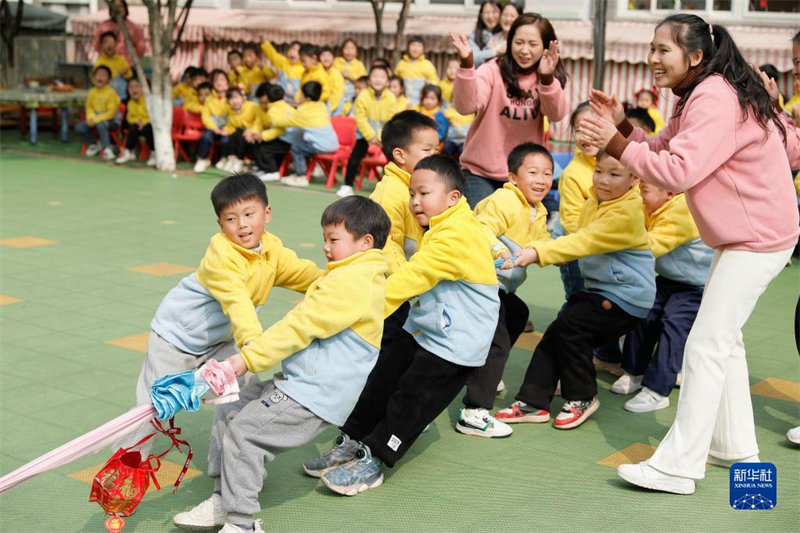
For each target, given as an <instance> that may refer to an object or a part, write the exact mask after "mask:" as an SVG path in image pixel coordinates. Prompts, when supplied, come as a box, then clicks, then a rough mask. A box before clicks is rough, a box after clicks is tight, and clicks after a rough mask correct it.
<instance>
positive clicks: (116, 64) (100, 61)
mask: <svg viewBox="0 0 800 533" xmlns="http://www.w3.org/2000/svg"><path fill="white" fill-rule="evenodd" d="M100 65H103V66H106V67H108V68H109V69H111V77H112V78H116V77H117V76H122V77H123V78H125V79H126V80H129V79H131V78H132V77H133V69H131V65H130V63H128V60H127V59H125V56H123V55H122V54H116V53H115V54H114V55H113V56H111V57H109V56H107V55H105V54H103V53H101V54H100V57H98V58H97V61H95V62H94V66H93V67H92V70H94V69H96V68H97V67H99V66H100ZM121 72H125V75H122V74H121Z"/></svg>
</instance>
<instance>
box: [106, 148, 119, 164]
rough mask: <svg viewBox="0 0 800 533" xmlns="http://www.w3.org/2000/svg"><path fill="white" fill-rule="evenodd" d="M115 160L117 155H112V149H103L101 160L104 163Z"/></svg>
mask: <svg viewBox="0 0 800 533" xmlns="http://www.w3.org/2000/svg"><path fill="white" fill-rule="evenodd" d="M116 158H117V154H115V153H114V149H113V148H111V147H110V146H106V147H105V148H103V159H105V160H106V161H111V160H113V159H116Z"/></svg>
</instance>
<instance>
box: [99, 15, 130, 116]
mask: <svg viewBox="0 0 800 533" xmlns="http://www.w3.org/2000/svg"><path fill="white" fill-rule="evenodd" d="M100 65H103V66H105V67H108V69H109V70H110V71H111V79H110V80H109V82H108V84H109V86H111V88H112V89H114V90H115V91H117V94H118V95H119V97H120V99H121V100H123V99H125V98H127V97H128V92H127V87H128V81H127V80H129V79H131V78H132V77H133V71H132V70H131V66H130V64H129V63H128V60H127V59H125V56H123V55H122V54H118V53H117V34H116V33H115V32H113V31H107V32H105V33H103V34H102V35H101V36H100V56H99V57H98V58H97V61H95V62H94V65H93V67H92V68H93V69H96V68H97V67H99V66H100Z"/></svg>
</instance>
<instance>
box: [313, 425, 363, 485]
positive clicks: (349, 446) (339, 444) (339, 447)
mask: <svg viewBox="0 0 800 533" xmlns="http://www.w3.org/2000/svg"><path fill="white" fill-rule="evenodd" d="M356 450H358V441H355V440H353V439H351V438H350V437H348V436H347V435H346V434H344V433H339V436H338V437H336V440H335V441H333V448H331V449H330V450H328V451H327V452H325V453H323V454H322V455H320V456H319V457H315V458H314V459H310V460H308V461H306V462H305V463H303V472H305V473H306V474H308V475H309V476H311V477H322V475H323V474H325V473H326V472H330V471H331V470H333V469H334V468H336V467H337V466H341V465H343V464H345V463H349V462H350V461H352V460H353V459H354V458H355V456H356Z"/></svg>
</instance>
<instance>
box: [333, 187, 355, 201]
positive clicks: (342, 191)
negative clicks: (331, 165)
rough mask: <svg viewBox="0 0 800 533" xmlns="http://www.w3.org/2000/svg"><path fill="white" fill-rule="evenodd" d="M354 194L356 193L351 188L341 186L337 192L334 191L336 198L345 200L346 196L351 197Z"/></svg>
mask: <svg viewBox="0 0 800 533" xmlns="http://www.w3.org/2000/svg"><path fill="white" fill-rule="evenodd" d="M355 193H356V192H355V191H354V190H353V188H352V187H351V186H349V185H342V186H341V187H339V190H338V191H336V196H338V197H339V198H345V197H347V196H353V195H354V194H355Z"/></svg>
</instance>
